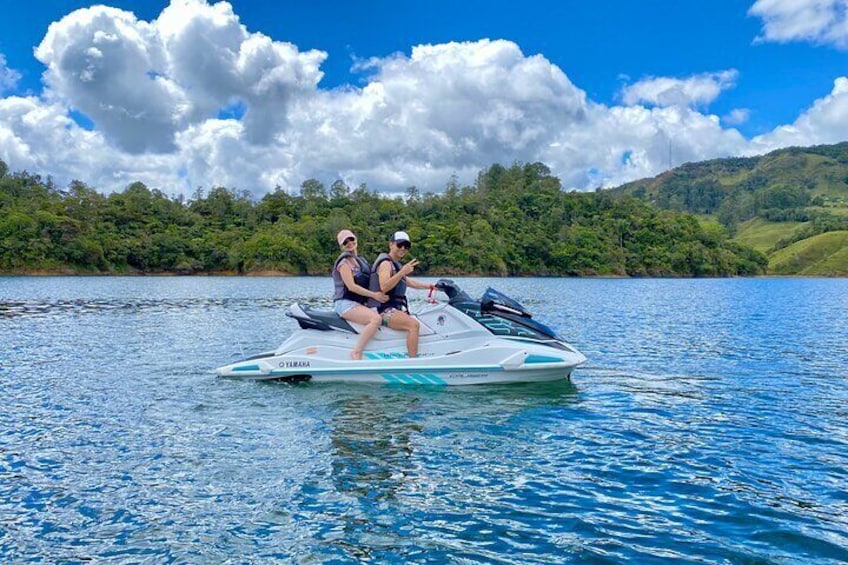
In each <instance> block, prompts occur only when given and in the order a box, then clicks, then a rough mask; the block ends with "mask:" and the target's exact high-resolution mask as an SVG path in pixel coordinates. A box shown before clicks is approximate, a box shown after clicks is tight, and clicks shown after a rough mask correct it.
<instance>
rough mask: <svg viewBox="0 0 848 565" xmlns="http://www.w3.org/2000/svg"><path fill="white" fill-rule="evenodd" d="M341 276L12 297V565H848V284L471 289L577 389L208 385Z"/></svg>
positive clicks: (5, 419) (574, 283) (124, 286)
mask: <svg viewBox="0 0 848 565" xmlns="http://www.w3.org/2000/svg"><path fill="white" fill-rule="evenodd" d="M325 279H326V278H300V277H283V278H266V279H246V278H237V277H232V278H214V277H210V278H204V277H198V278H191V277H173V278H109V277H97V278H86V279H79V278H62V277H46V278H29V277H18V278H11V277H0V398H2V399H3V409H2V410H0V524H2V526H0V555H2V559H0V561H3V562H9V563H29V562H32V563H45V562H51V563H54V562H55V563H81V562H89V561H91V562H126V563H138V562H142V563H147V562H149V563H165V562H179V563H188V562H190V563H198V562H199V563H221V562H250V561H255V562H262V563H326V562H337V563H349V562H364V561H371V562H380V563H394V562H398V563H400V562H402V563H409V562H412V563H490V562H496V563H622V562H630V563H643V562H648V563H657V562H675V563H677V562H681V563H686V562H688V563H816V564H818V563H834V564H835V563H844V562H848V519H846V516H848V496H846V494H845V492H846V491H845V485H846V484H848V455H846V454H848V424H846V408H845V407H846V406H848V387H846V386H845V385H846V382H848V372H846V363H845V351H848V333H846V332H845V331H844V320H845V319H848V281H845V280H820V279H785V280H784V279H762V280H756V279H737V280H681V281H671V280H660V281H658V280H597V279H596V280H584V279H575V280H571V279H568V280H563V279H476V278H473V279H462V280H461V281H460V284H461V285H462V286H463V288H464V289H465V290H467V291H468V292H469V294H471V295H472V296H479V295H480V293H481V292H482V291H483V290H484V289H485V287H486V286H489V285H491V286H494V287H495V288H497V289H499V290H501V291H504V292H505V293H506V294H509V295H511V296H513V297H514V298H516V299H517V300H519V301H520V302H522V303H525V305H527V306H528V307H529V308H530V309H531V310H533V311H534V313H535V314H536V316H537V317H538V318H539V319H540V320H541V321H544V322H549V323H550V325H551V326H552V327H553V328H554V329H555V330H556V331H557V332H558V333H561V334H562V335H564V336H566V337H567V338H568V339H569V341H571V342H572V343H574V345H575V346H576V347H577V348H578V349H580V350H581V351H583V352H584V353H586V354H587V355H588V357H589V362H588V363H587V364H586V365H585V366H582V367H580V368H578V369H577V370H576V371H575V373H574V375H573V379H574V384H571V383H568V382H560V383H548V384H538V385H511V386H488V387H464V388H449V389H445V388H437V387H433V388H430V387H424V386H421V387H393V386H367V385H366V386H349V385H320V384H316V383H306V384H302V385H297V386H293V385H285V384H278V383H274V384H257V383H251V382H240V381H235V380H219V379H216V378H215V377H213V376H212V375H211V374H210V370H211V369H212V368H213V367H216V366H219V365H221V364H222V362H223V361H226V360H227V359H228V358H229V357H230V356H231V355H238V356H244V355H245V354H249V353H254V352H258V351H263V350H267V349H269V348H271V347H275V346H276V345H278V344H279V343H280V342H281V341H282V340H284V339H285V338H286V337H287V336H288V335H289V334H290V333H291V331H293V330H294V328H295V327H296V324H295V323H294V322H293V321H292V320H291V319H289V318H287V317H286V316H285V315H284V310H285V307H286V306H287V305H288V304H289V303H290V302H291V301H293V300H299V301H304V302H307V303H309V304H313V305H316V306H319V307H328V306H329V296H330V294H331V288H330V287H331V285H330V284H329V282H328V280H325ZM419 298H420V297H419ZM422 300H423V299H422ZM413 302H414V303H415V301H413ZM419 303H420V302H419Z"/></svg>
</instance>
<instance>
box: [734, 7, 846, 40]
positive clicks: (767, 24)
mask: <svg viewBox="0 0 848 565" xmlns="http://www.w3.org/2000/svg"><path fill="white" fill-rule="evenodd" d="M748 13H749V14H750V15H752V16H758V17H760V18H762V20H763V30H762V33H761V34H760V36H759V37H758V40H760V41H777V42H788V41H810V42H813V43H817V44H830V45H833V46H835V47H838V48H840V49H846V48H848V0H757V2H755V3H754V5H753V6H751V8H750V9H749V10H748Z"/></svg>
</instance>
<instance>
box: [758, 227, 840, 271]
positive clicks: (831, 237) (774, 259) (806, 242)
mask: <svg viewBox="0 0 848 565" xmlns="http://www.w3.org/2000/svg"><path fill="white" fill-rule="evenodd" d="M769 271H770V272H772V273H774V274H778V275H808V276H848V231H832V232H828V233H823V234H820V235H816V236H813V237H809V238H807V239H803V240H801V241H798V242H795V243H793V244H792V245H790V246H788V247H785V248H783V249H780V250H779V251H776V252H774V253H772V254H771V255H770V256H769Z"/></svg>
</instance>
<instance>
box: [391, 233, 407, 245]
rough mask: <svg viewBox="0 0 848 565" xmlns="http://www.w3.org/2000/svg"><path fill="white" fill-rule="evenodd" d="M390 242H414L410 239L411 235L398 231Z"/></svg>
mask: <svg viewBox="0 0 848 565" xmlns="http://www.w3.org/2000/svg"><path fill="white" fill-rule="evenodd" d="M389 241H392V242H395V243H397V242H398V241H405V242H407V243H411V242H412V240H411V239H409V234H408V233H406V232H405V231H396V232H395V233H393V234H392V239H390V240H389Z"/></svg>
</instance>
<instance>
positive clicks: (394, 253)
mask: <svg viewBox="0 0 848 565" xmlns="http://www.w3.org/2000/svg"><path fill="white" fill-rule="evenodd" d="M411 246H412V243H411V241H410V239H409V234H407V233H406V232H405V231H397V232H395V233H394V234H393V235H392V237H391V239H390V240H389V252H388V253H381V254H380V255H379V256H378V257H377V260H376V261H374V265H373V266H372V268H371V281H370V284H369V285H368V286H369V289H370V290H372V291H374V292H382V293H385V294H387V295H388V296H389V299H388V300H387V301H386V302H384V303H382V304H380V303H378V302H377V301H369V303H368V305H369V306H371V307H372V308H377V312H378V313H379V314H380V315H381V316H382V318H383V325H384V326H388V327H390V328H392V329H393V330H401V331H405V332H407V336H406V350H407V353H408V354H409V357H410V358H412V357H417V356H418V333H419V330H420V326H419V323H418V320H417V319H415V318H413V317H412V316H410V315H409V308H408V307H407V302H406V289H407V287H409V288H420V289H429V288H430V285H429V284H427V283H423V282H420V281H417V280H415V279H412V278H410V277H409V275H410V274H412V271H414V270H415V266H416V265H417V264H418V259H412V260H411V261H409V262H408V263H406V264H405V265H402V264H401V260H403V258H404V257H406V254H407V253H408V252H409V248H410V247H411Z"/></svg>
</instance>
